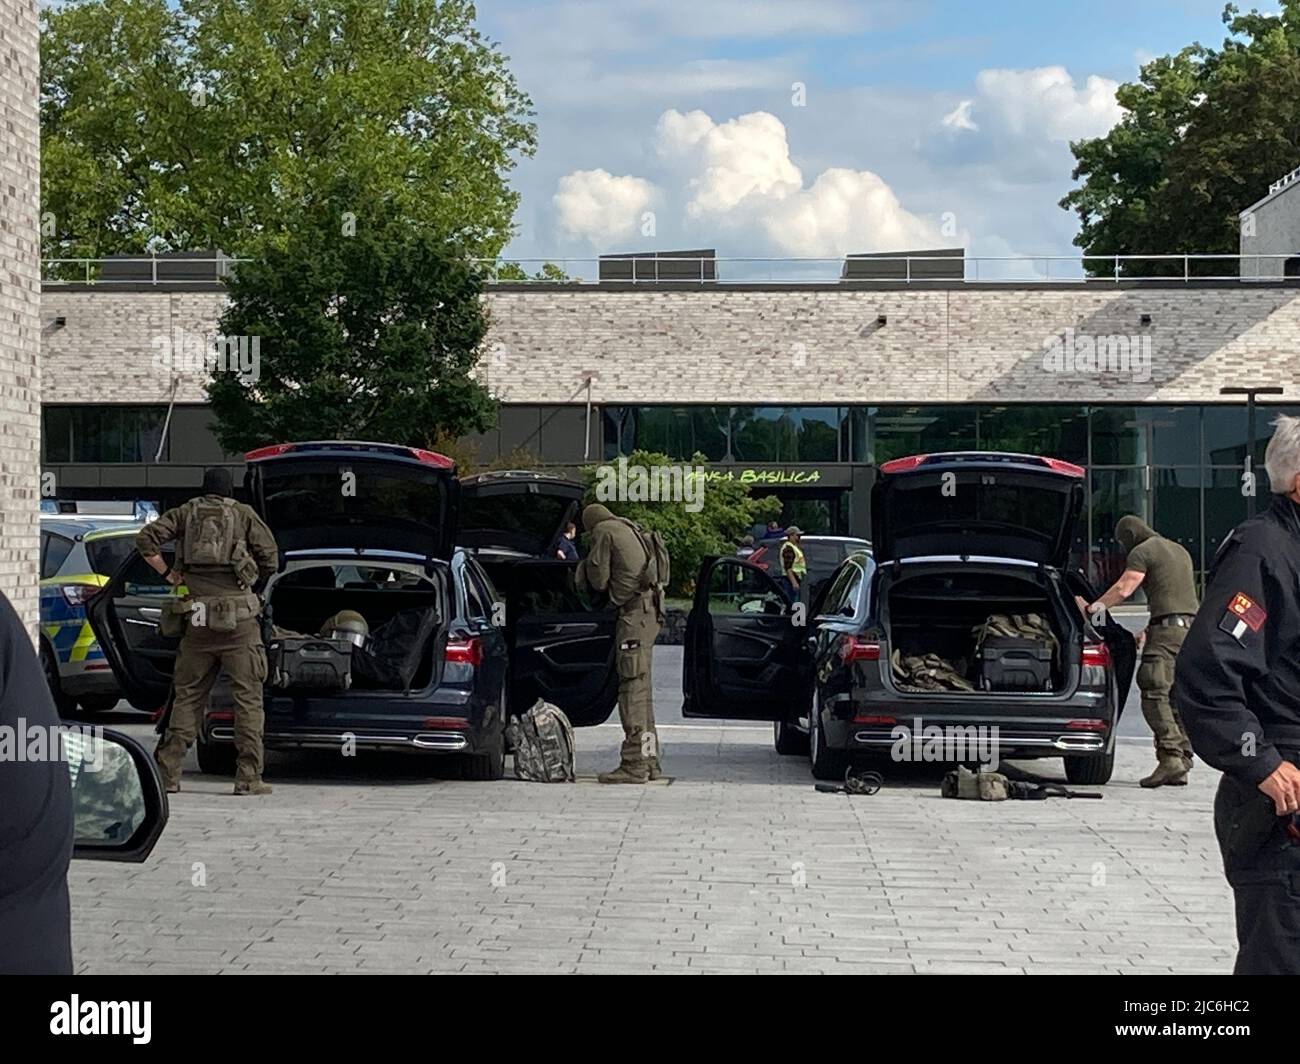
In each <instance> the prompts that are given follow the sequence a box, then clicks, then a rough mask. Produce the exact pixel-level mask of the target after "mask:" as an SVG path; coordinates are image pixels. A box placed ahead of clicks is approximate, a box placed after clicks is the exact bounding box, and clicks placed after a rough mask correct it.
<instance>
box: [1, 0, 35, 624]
mask: <svg viewBox="0 0 1300 1064" xmlns="http://www.w3.org/2000/svg"><path fill="white" fill-rule="evenodd" d="M39 93H40V52H39V48H38V33H37V20H36V0H0V119H3V121H0V592H3V593H4V594H5V595H6V596H7V597H8V598H9V600H10V601H11V602H12V603H13V604H14V608H15V609H17V610H18V612H19V614H20V615H21V616H22V617H23V619H24V620H25V621H26V622H27V623H28V625H29V626H30V627H31V628H32V630H33V631H35V627H36V618H37V606H38V592H37V576H38V573H37V543H38V536H37V524H38V517H37V514H38V512H39V509H40V504H39V499H40V491H39V477H40V448H41V402H40V367H39V365H38V362H37V356H38V354H39V351H40V343H41V322H40V291H41V284H40V239H39V234H40V229H39V215H40V154H41V153H40V118H39V114H38V109H37V101H38V99H39Z"/></svg>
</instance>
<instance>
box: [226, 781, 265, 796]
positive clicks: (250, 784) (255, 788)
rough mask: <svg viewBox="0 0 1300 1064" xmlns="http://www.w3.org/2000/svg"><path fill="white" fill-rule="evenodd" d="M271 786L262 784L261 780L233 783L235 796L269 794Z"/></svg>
mask: <svg viewBox="0 0 1300 1064" xmlns="http://www.w3.org/2000/svg"><path fill="white" fill-rule="evenodd" d="M271 790H272V788H271V785H270V784H269V783H263V782H262V781H261V780H248V781H245V780H237V781H236V782H235V793H236V794H270V793H271Z"/></svg>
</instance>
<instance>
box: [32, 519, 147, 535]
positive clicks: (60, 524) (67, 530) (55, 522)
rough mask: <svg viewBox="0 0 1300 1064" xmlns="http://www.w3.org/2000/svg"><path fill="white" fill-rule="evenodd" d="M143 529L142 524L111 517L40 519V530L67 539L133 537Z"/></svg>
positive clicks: (132, 520) (135, 520) (134, 520)
mask: <svg viewBox="0 0 1300 1064" xmlns="http://www.w3.org/2000/svg"><path fill="white" fill-rule="evenodd" d="M142 528H144V524H143V522H141V521H139V520H137V519H135V518H131V519H128V521H123V520H122V518H117V519H114V518H111V517H76V516H72V515H67V516H65V515H63V514H58V515H53V514H52V515H50V516H48V517H46V516H42V517H41V530H42V531H46V532H54V533H56V534H57V535H60V536H66V537H67V538H68V539H82V538H87V537H88V538H92V539H101V538H104V536H107V535H114V534H116V535H123V536H126V535H135V534H136V533H137V532H139V531H140V529H142ZM92 533H102V534H103V535H92Z"/></svg>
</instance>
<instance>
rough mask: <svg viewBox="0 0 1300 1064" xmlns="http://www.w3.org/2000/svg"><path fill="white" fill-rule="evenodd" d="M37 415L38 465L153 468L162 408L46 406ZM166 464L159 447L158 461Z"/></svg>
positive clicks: (164, 409) (165, 453)
mask: <svg viewBox="0 0 1300 1064" xmlns="http://www.w3.org/2000/svg"><path fill="white" fill-rule="evenodd" d="M41 414H42V421H43V431H42V433H41V452H42V461H43V462H45V463H46V464H55V465H57V464H60V463H65V462H84V463H87V464H92V465H118V464H121V463H125V462H153V461H154V460H155V457H156V456H157V455H158V444H159V441H161V440H162V438H163V425H164V424H165V423H166V421H167V407H166V406H117V405H110V404H107V403H104V404H95V405H84V406H46V407H43V408H42V411H41ZM168 459H169V455H168V448H167V446H165V445H164V447H163V450H162V455H161V457H160V459H159V460H161V461H167V460H168Z"/></svg>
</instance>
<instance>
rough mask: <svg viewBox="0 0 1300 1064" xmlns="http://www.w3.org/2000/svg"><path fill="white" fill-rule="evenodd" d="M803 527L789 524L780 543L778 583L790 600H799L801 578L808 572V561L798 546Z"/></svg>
mask: <svg viewBox="0 0 1300 1064" xmlns="http://www.w3.org/2000/svg"><path fill="white" fill-rule="evenodd" d="M802 536H803V529H801V528H800V527H799V526H798V525H791V526H790V527H789V528H787V529H786V530H785V541H784V542H783V543H782V544H781V578H780V581H779V582H780V583H781V584H782V587H783V589H784V590H785V593H786V595H787V596H788V597H789V599H790V601H791V602H798V601H799V589H800V588H801V587H803V578H804V576H806V575H807V573H808V563H807V561H805V560H804V556H803V551H802V550H801V549H800V548H799V539H800V537H802Z"/></svg>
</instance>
